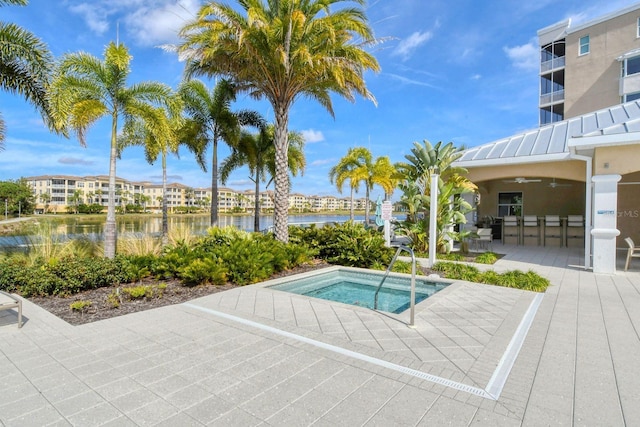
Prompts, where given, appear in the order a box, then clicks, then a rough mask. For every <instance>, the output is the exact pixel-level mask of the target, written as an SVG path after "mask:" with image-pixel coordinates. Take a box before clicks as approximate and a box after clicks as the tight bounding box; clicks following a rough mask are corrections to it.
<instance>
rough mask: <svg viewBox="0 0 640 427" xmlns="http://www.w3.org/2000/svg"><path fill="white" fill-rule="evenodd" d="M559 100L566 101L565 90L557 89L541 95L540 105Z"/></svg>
mask: <svg viewBox="0 0 640 427" xmlns="http://www.w3.org/2000/svg"><path fill="white" fill-rule="evenodd" d="M558 101H564V90H557V91H555V92H551V93H545V94H543V95H540V105H546V104H553V103H554V102H558Z"/></svg>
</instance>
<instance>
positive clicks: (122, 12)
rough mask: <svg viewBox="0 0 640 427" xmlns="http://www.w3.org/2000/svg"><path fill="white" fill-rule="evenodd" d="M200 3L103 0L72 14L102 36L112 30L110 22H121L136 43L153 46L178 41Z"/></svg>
mask: <svg viewBox="0 0 640 427" xmlns="http://www.w3.org/2000/svg"><path fill="white" fill-rule="evenodd" d="M199 8H200V2H199V1H198V0H177V1H176V0H145V1H141V0H100V1H95V2H93V3H78V4H76V5H73V6H70V7H69V10H70V11H71V12H72V13H75V14H78V15H80V16H82V18H83V19H84V21H85V23H86V24H87V26H88V27H89V29H91V31H93V32H94V33H96V34H98V35H102V34H104V33H105V32H106V31H107V30H109V27H110V19H112V20H114V21H115V20H116V19H118V20H120V30H121V31H126V32H127V33H128V34H129V35H131V36H132V37H133V38H134V43H135V44H138V45H142V46H153V45H156V44H161V43H170V42H175V41H176V40H177V34H178V31H179V30H180V28H182V26H184V24H185V23H186V22H187V21H189V20H191V19H192V18H193V17H194V16H195V14H196V12H197V11H198V9H199Z"/></svg>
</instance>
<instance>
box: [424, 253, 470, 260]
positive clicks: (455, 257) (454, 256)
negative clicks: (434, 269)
mask: <svg viewBox="0 0 640 427" xmlns="http://www.w3.org/2000/svg"><path fill="white" fill-rule="evenodd" d="M426 256H427V257H428V256H429V255H428V254H427V255H426ZM437 258H438V259H443V260H447V261H464V259H465V257H464V255H462V254H461V253H459V252H450V253H448V254H437Z"/></svg>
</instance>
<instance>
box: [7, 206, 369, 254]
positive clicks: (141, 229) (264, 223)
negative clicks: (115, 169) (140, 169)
mask: <svg viewBox="0 0 640 427" xmlns="http://www.w3.org/2000/svg"><path fill="white" fill-rule="evenodd" d="M355 219H356V221H362V220H363V219H364V216H362V215H360V216H356V217H355ZM348 220H349V215H329V214H327V215H290V216H289V224H311V223H327V222H340V223H341V222H345V221H348ZM104 222H105V220H104V218H87V217H82V216H67V217H63V218H62V217H59V218H56V217H42V218H38V220H37V224H40V225H45V224H46V225H48V226H49V227H50V229H51V233H52V234H58V235H60V236H65V237H66V238H69V239H74V238H85V239H90V240H101V239H102V234H103V231H104ZM116 222H117V226H118V234H120V235H126V234H132V233H136V234H145V235H147V234H148V235H160V233H161V232H162V218H161V217H157V216H153V217H152V216H144V215H140V216H131V215H130V216H126V217H121V216H119V217H116ZM218 225H219V226H220V227H226V226H234V227H236V228H239V229H241V230H246V231H253V216H250V215H248V216H232V215H220V217H219V220H218ZM272 225H273V216H272V215H268V216H267V215H264V216H261V217H260V229H261V230H265V229H268V228H270V227H271V226H272ZM181 226H183V227H189V228H190V229H191V231H192V232H193V233H194V234H204V233H205V232H206V230H207V228H209V215H208V214H207V215H185V216H170V217H169V229H171V228H175V227H181ZM35 228H36V230H37V227H35ZM36 232H37V231H36ZM26 242H27V236H24V235H4V236H0V247H5V248H6V247H16V246H23V245H24V244H26Z"/></svg>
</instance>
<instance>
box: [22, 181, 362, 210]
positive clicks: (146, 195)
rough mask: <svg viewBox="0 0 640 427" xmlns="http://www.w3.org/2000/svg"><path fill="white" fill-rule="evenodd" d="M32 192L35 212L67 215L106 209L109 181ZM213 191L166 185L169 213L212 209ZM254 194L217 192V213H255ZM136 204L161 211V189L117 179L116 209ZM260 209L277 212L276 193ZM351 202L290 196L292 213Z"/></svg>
mask: <svg viewBox="0 0 640 427" xmlns="http://www.w3.org/2000/svg"><path fill="white" fill-rule="evenodd" d="M25 179H26V180H27V182H29V184H30V185H31V187H32V189H33V194H34V196H35V199H36V200H35V201H36V212H38V213H44V212H52V213H53V212H57V213H63V212H67V208H68V207H71V206H74V205H77V204H81V203H84V204H94V203H95V204H100V205H103V206H105V207H106V206H107V202H108V200H107V198H108V192H109V177H108V176H107V175H96V176H83V177H80V176H70V175H42V176H32V177H26V178H25ZM211 196H212V192H211V188H192V187H189V186H186V185H184V184H180V183H171V184H167V205H168V207H169V210H173V209H175V208H177V207H182V206H197V207H202V208H205V209H206V208H208V207H209V206H210V205H211ZM254 202H255V192H254V191H251V190H246V191H238V190H233V189H231V188H226V187H219V188H218V210H219V211H220V212H222V213H225V212H226V213H228V212H235V211H238V210H239V211H243V212H250V211H251V212H252V211H253V208H254ZM128 204H137V205H141V206H143V207H144V208H145V210H148V211H151V212H157V211H160V209H161V208H162V185H161V184H155V183H151V182H134V181H127V180H125V179H122V178H116V206H125V205H128ZM259 205H260V209H261V210H262V211H263V212H271V211H273V208H274V194H273V191H270V190H267V191H263V192H260V201H259ZM354 205H355V206H354V207H355V209H357V210H362V209H364V206H365V199H364V198H360V199H356V200H354ZM350 208H351V200H350V199H349V198H336V197H335V196H305V195H303V194H299V193H292V194H289V209H290V210H291V211H292V212H296V213H301V212H309V211H311V212H318V211H338V210H349V209H350Z"/></svg>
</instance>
